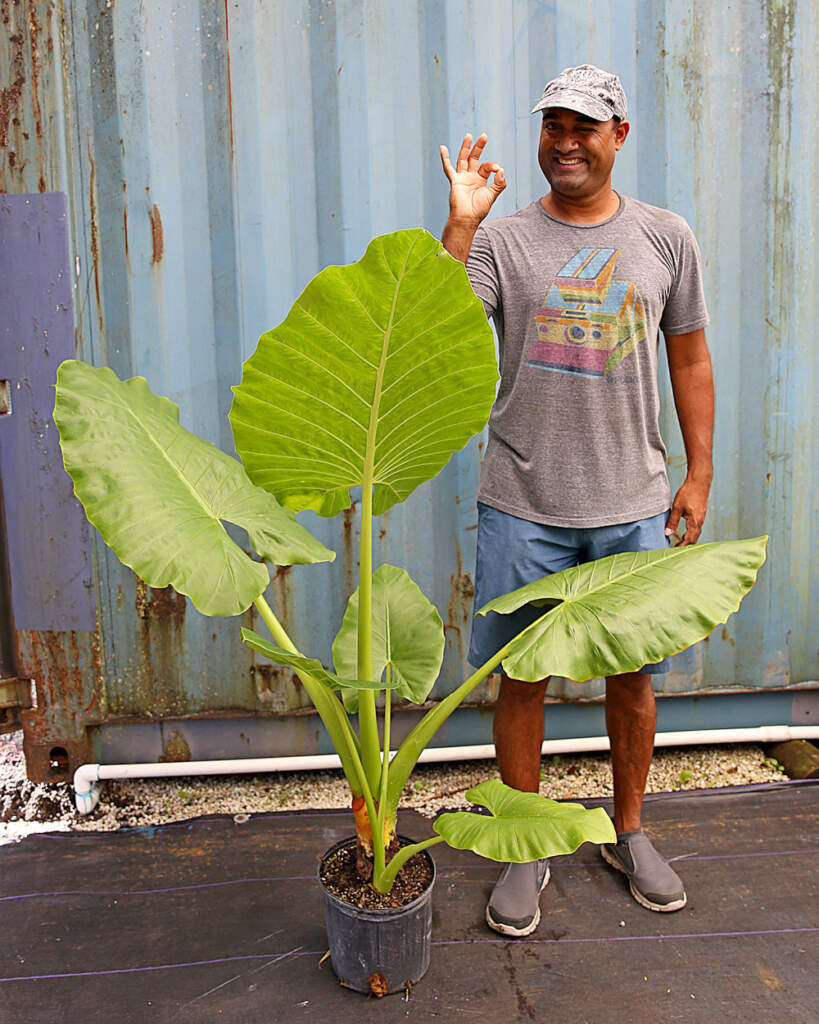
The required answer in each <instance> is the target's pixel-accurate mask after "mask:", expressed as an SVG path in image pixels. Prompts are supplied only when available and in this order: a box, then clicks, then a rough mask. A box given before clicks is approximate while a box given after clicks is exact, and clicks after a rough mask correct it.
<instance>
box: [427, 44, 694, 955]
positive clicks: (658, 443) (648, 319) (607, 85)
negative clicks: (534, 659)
mask: <svg viewBox="0 0 819 1024" xmlns="http://www.w3.org/2000/svg"><path fill="white" fill-rule="evenodd" d="M532 112H533V113H535V112H542V117H543V121H542V126H541V132H540V143H539V149H538V160H539V163H540V167H541V170H542V171H543V174H544V175H545V177H546V179H547V181H548V183H549V186H550V191H548V192H547V193H546V194H545V195H544V196H543V198H542V199H540V200H538V201H536V202H534V203H532V204H530V205H529V206H527V207H525V208H524V209H522V210H519V211H518V212H517V213H515V214H514V215H512V216H511V217H503V218H499V219H496V220H493V221H490V222H487V223H486V224H482V223H481V222H482V221H483V219H484V218H485V217H486V215H487V214H488V213H489V210H490V208H491V206H492V204H493V203H494V201H495V199H496V198H497V197H498V196H499V195H500V193H501V192H502V191H503V190H504V188H505V187H506V180H505V176H504V171H503V168H502V167H501V166H500V165H499V164H497V163H492V162H481V155H482V153H483V149H484V147H485V145H486V141H487V139H486V135H481V136H479V138H478V139H477V141H476V142H475V144H474V145H472V137H471V136H470V135H467V136H466V137H465V138H464V141H463V144H462V146H461V149H460V152H459V154H458V158H457V162H456V165H455V166H454V167H453V165H452V163H451V162H450V159H449V154H448V151H447V149H446V147H445V146H442V147H441V159H442V163H443V167H444V172H445V173H446V176H447V178H448V179H449V181H450V199H449V203H450V213H449V219H448V220H447V223H446V226H445V228H444V233H443V243H444V246H445V247H446V248H447V250H448V251H449V252H450V253H451V254H452V255H453V256H455V257H456V258H457V259H459V260H461V261H462V262H464V263H465V264H466V269H467V272H468V274H469V278H470V281H471V283H472V286H473V288H474V290H475V292H476V294H477V295H478V297H479V298H480V299H481V300H482V301H483V303H484V306H485V308H486V312H487V315H489V316H491V317H493V318H494V321H495V324H496V328H497V333H498V338H499V342H500V372H501V383H500V387H499V390H498V395H497V398H496V401H495V405H494V408H493V410H492V415H491V416H490V419H489V441H488V445H487V448H486V456H485V459H484V463H483V467H482V471H481V482H480V488H479V491H478V502H479V504H478V556H477V566H476V574H475V576H476V594H475V607H476V608H477V607H480V606H481V605H482V604H484V603H485V602H487V601H489V600H491V599H492V598H493V597H496V596H498V595H499V594H503V593H506V592H508V591H510V590H514V589H515V588H517V587H520V586H523V585H524V584H526V583H528V582H531V581H532V580H534V579H537V578H539V577H541V576H545V575H548V574H549V573H552V572H557V571H559V570H561V569H565V568H567V567H568V566H570V565H575V564H578V563H580V562H586V561H591V560H593V559H596V558H602V557H604V556H606V555H610V554H616V553H618V552H621V551H640V550H651V549H656V548H660V547H663V546H665V545H666V544H667V543H669V541H668V538H669V537H671V536H672V535H673V534H674V533H675V531H676V530H677V527H678V525H679V523H680V519H681V517H682V518H683V519H684V520H685V527H686V528H685V533H684V535H683V536H682V538H681V539H680V541H679V543H681V544H694V543H696V541H697V538H698V537H699V535H700V531H701V529H702V524H703V520H704V518H705V512H706V508H707V504H708V492H709V489H710V484H711V476H712V461H711V438H712V430H713V409H714V390H713V379H712V372H711V360H710V356H709V353H708V348H707V345H706V341H705V331H704V328H705V326H706V325H707V323H708V314H707V311H706V308H705V302H704V299H703V292H702V283H701V273H700V255H699V250H698V248H697V244H696V241H695V239H694V236H693V234H692V233H691V230H690V229H689V227H688V225H687V224H686V223H685V221H684V220H683V219H682V218H681V217H678V216H677V215H676V214H673V213H669V212H668V211H666V210H661V209H658V208H656V207H653V206H648V205H647V204H644V203H640V202H638V201H637V200H634V199H631V198H627V197H625V196H621V195H618V194H617V193H616V192H615V191H614V190H613V189H612V187H611V172H612V167H613V165H614V159H615V155H616V153H617V151H618V150H620V149H621V147H622V146H623V145H624V143H625V141H626V138H627V136H628V132H629V123H628V120H627V113H628V112H627V105H626V97H625V95H624V93H623V89H622V87H621V85H620V81H619V79H618V78H617V77H616V76H615V75H613V74H609V73H607V72H605V71H601V70H600V69H599V68H596V67H593V66H592V65H588V64H584V65H582V66H580V67H576V68H567V69H566V70H565V71H563V72H561V74H560V75H558V77H557V78H555V79H553V80H552V81H551V82H549V83H548V85H547V86H546V88H545V90H544V92H543V96H542V97H541V99H540V101H539V102H538V103H537V105H536V106H535V108H534V110H533V111H532ZM659 330H662V332H663V334H664V337H665V344H666V349H667V353H668V365H669V370H670V375H671V384H672V389H673V392H674V401H675V405H676V409H677V415H678V418H679V422H680V427H681V430H682V435H683V441H684V444H685V450H686V456H687V461H688V473H687V476H686V479H685V482H684V483H683V485H682V487H681V488H680V489H679V491H678V492H677V494H676V496H675V497H674V500H673V503H672V501H671V495H670V491H669V486H668V479H667V476H666V468H665V467H666V452H665V448H664V446H663V442H662V439H661V437H660V434H659V429H658V412H659V399H658V390H657V348H658V337H659V335H658V331H659ZM538 614H539V612H537V611H536V610H533V609H525V608H524V609H521V611H519V612H518V613H515V614H514V615H510V616H499V615H494V614H493V615H489V616H487V617H485V618H482V619H476V620H475V623H474V625H473V633H472V646H471V649H470V658H469V660H470V662H472V663H473V664H476V665H479V664H481V663H482V662H483V661H485V660H486V659H487V658H488V657H489V656H490V655H491V654H492V653H493V652H494V651H496V650H498V649H499V648H500V647H501V646H502V645H503V644H504V643H505V642H507V640H509V639H511V637H512V636H514V635H515V634H516V633H517V632H518V631H519V630H520V629H522V628H523V627H524V626H525V625H527V624H528V623H529V622H531V621H532V620H533V619H534V618H535V617H536V616H537V615H538ZM665 668H666V663H665V662H661V663H660V664H658V665H647V666H644V668H643V669H642V670H641V671H639V672H631V673H627V674H625V675H620V676H612V677H609V678H608V679H607V680H606V728H607V730H608V734H609V738H610V740H611V759H612V771H613V778H614V824H615V828H616V830H617V839H618V841H617V844H616V845H615V844H612V845H610V846H604V847H601V853H602V855H603V858H604V860H606V861H607V862H608V863H609V864H611V865H612V866H613V867H615V868H617V869H618V870H619V871H622V872H623V873H625V874H626V875H627V877H628V880H629V884H630V888H631V892H632V895H633V896H634V898H635V899H636V900H637V901H638V902H639V903H640V904H641V905H643V906H644V907H647V908H649V909H652V910H658V911H672V910H678V909H680V908H681V907H683V906H684V905H685V902H686V896H685V891H684V889H683V885H682V882H681V881H680V879H679V877H678V876H677V874H676V873H675V872H674V871H673V870H672V868H671V867H669V865H668V864H667V863H666V862H665V861H664V860H663V858H662V857H661V856H660V855H659V854H658V853H657V851H656V850H655V849H654V847H653V846H652V844H651V842H650V840H649V839H648V837H647V836H646V835H645V834H644V833H643V831H642V828H641V818H640V812H641V807H642V800H643V792H644V789H645V783H646V777H647V774H648V769H649V765H650V763H651V756H652V752H653V746H654V730H655V725H656V709H655V703H654V694H653V690H652V686H651V676H652V675H653V674H656V673H659V672H663V671H665ZM546 683H547V680H542V681H541V682H537V683H530V682H522V681H519V680H514V679H509V678H508V677H506V676H503V677H502V679H501V687H500V694H499V698H498V703H497V706H496V709H495V718H494V736H495V745H496V749H497V757H498V764H499V767H500V771H501V776H502V778H503V780H504V782H506V783H507V784H508V785H510V786H513V787H514V788H515V789H520V790H524V791H530V792H537V790H538V783H539V775H540V748H541V743H542V741H543V698H544V694H545V689H546ZM548 880H549V866H548V861H536V862H533V863H531V864H511V865H507V866H506V867H505V869H504V870H503V872H502V873H501V876H500V878H499V880H498V882H497V884H496V886H495V888H494V890H493V893H492V896H491V897H490V900H489V905H488V907H487V912H486V918H487V921H488V923H489V924H490V926H491V927H492V928H494V929H496V930H497V931H499V932H501V933H503V934H505V935H512V936H519V935H528V934H529V933H530V932H532V931H534V929H535V928H536V927H537V925H538V922H539V920H540V907H539V896H540V893H541V891H542V890H543V888H544V887H545V885H546V883H547V882H548Z"/></svg>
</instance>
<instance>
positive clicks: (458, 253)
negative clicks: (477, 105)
mask: <svg viewBox="0 0 819 1024" xmlns="http://www.w3.org/2000/svg"><path fill="white" fill-rule="evenodd" d="M485 145H486V133H485V132H484V133H483V134H481V135H479V136H478V138H477V140H476V142H475V145H474V146H473V145H472V136H471V135H465V136H464V141H463V142H462V143H461V149H460V151H459V153H458V159H457V161H456V164H455V166H454V167H453V166H452V162H451V161H450V159H449V150H448V149H447V147H446V146H441V163H442V164H443V167H444V174H445V175H446V176H447V178H448V179H449V184H450V189H449V217H448V218H447V222H446V224H445V225H444V233H443V235H442V236H441V241H442V242H443V243H444V248H445V249H446V250H447V252H448V253H450V255H452V256H454V257H455V259H456V260H460V261H461V263H466V258H467V256H468V255H469V249H470V247H471V245H472V239H473V238H474V237H475V232H476V231H477V230H478V225H479V224H480V222H481V221H482V220H483V219H484V217H485V216H486V215H487V213H489V210H490V209H491V207H492V204H493V203H494V202H495V200H496V199H497V198H498V196H499V195H500V194H501V192H503V190H504V189H505V188H506V177H505V175H504V173H503V168H502V167H501V166H500V164H496V163H492V162H488V163H481V153H483V148H484V146H485ZM492 174H494V175H495V177H494V180H493V181H491V182H490V180H489V178H490V176H491V175H492Z"/></svg>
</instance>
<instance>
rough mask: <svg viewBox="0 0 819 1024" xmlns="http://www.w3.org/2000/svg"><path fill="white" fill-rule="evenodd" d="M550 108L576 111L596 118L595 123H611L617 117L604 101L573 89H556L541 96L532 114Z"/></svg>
mask: <svg viewBox="0 0 819 1024" xmlns="http://www.w3.org/2000/svg"><path fill="white" fill-rule="evenodd" d="M549 107H561V108H562V109H564V110H574V111H575V112H576V113H578V114H585V115H586V117H591V118H594V120H595V121H610V120H611V119H612V118H613V117H614V116H615V115H614V111H613V110H612V109H611V107H610V106H609V105H608V103H604V102H603V101H602V100H595V99H592V97H591V96H585V95H584V94H583V93H579V92H575V91H574V90H573V89H555V90H554V91H552V92H550V93H549V94H548V95H547V96H541V98H540V100H539V101H538V103H537V105H536V106H534V107H533V108H532V113H533V114H536V113H537V112H538V111H539V110H548V109H549Z"/></svg>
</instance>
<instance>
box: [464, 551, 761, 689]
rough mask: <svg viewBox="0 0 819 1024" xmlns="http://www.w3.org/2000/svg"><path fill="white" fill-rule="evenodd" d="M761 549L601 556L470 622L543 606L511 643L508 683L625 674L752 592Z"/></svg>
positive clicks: (706, 628) (686, 643)
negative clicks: (545, 609)
mask: <svg viewBox="0 0 819 1024" xmlns="http://www.w3.org/2000/svg"><path fill="white" fill-rule="evenodd" d="M767 541H768V538H767V537H756V538H754V539H753V540H737V541H720V542H717V543H713V544H702V545H694V546H686V547H675V548H664V549H662V550H660V551H640V552H637V553H634V554H622V555H611V556H610V557H608V558H601V559H599V560H598V561H596V562H588V563H586V564H585V565H578V566H575V567H573V568H571V569H564V570H563V571H562V572H558V573H555V574H554V575H553V576H547V577H545V578H544V579H540V580H537V581H535V582H534V583H530V584H528V585H527V586H525V587H520V588H519V589H518V590H514V591H512V593H510V594H506V595H504V596H503V597H498V598H496V599H495V600H494V601H490V602H489V603H488V604H485V605H484V606H483V607H482V608H480V609H479V610H478V613H477V614H478V615H486V614H487V613H488V612H492V611H494V612H499V613H501V614H504V613H508V612H513V611H515V610H516V609H518V608H520V607H522V606H523V605H525V604H532V605H535V606H544V607H548V606H552V608H551V610H550V611H548V612H547V613H546V614H545V615H543V616H541V617H540V618H539V619H537V620H536V621H535V622H533V623H532V625H530V626H528V627H527V628H526V629H525V630H523V632H521V633H519V634H518V636H517V637H516V638H515V639H514V640H513V641H512V643H511V645H510V647H509V653H507V655H506V656H505V657H504V659H503V662H502V664H503V668H504V670H505V671H506V673H507V674H508V675H509V676H511V677H512V678H514V679H524V680H530V681H531V680H535V679H545V678H546V676H549V675H561V676H566V677H567V678H569V679H575V680H577V681H581V680H584V679H590V678H592V677H593V676H605V675H615V674H618V673H621V672H634V671H637V670H638V669H640V668H641V667H642V666H643V665H646V664H650V663H651V662H656V661H660V660H661V659H662V658H665V657H667V656H668V655H671V654H677V653H678V652H679V651H682V650H684V649H685V648H686V647H690V646H691V644H694V643H696V642H697V641H698V640H702V639H703V638H704V637H706V636H708V634H709V633H710V632H711V630H712V629H713V628H714V626H716V625H717V624H718V623H720V622H725V621H726V619H728V618H729V617H730V616H731V615H732V614H733V613H734V612H735V611H736V610H737V608H738V607H739V603H740V601H741V600H742V598H743V597H744V596H745V594H746V593H747V592H748V591H749V590H750V589H751V587H752V586H753V585H754V582H755V580H756V576H757V573H758V571H759V568H760V566H761V565H762V563H763V562H764V561H765V547H766V544H767Z"/></svg>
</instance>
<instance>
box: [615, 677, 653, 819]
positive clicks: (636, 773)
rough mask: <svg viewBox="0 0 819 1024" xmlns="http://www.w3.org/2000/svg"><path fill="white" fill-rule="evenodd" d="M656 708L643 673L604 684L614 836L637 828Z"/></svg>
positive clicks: (649, 684)
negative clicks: (609, 745) (612, 785)
mask: <svg viewBox="0 0 819 1024" xmlns="http://www.w3.org/2000/svg"><path fill="white" fill-rule="evenodd" d="M656 726H657V705H656V703H655V701H654V691H653V690H652V688H651V676H650V675H649V674H648V673H647V672H627V673H625V674H624V675H621V676H609V677H608V679H607V680H606V730H607V731H608V734H609V740H610V741H611V770H612V775H613V776H614V827H615V828H616V829H617V831H618V832H633V831H635V830H636V829H638V828H640V812H641V810H642V806H643V793H644V792H645V788H646V779H647V778H648V769H649V767H650V766H651V755H652V754H653V752H654V731H655V729H656Z"/></svg>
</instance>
